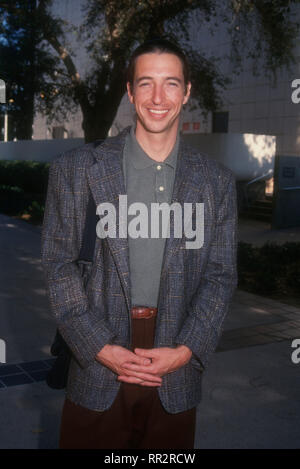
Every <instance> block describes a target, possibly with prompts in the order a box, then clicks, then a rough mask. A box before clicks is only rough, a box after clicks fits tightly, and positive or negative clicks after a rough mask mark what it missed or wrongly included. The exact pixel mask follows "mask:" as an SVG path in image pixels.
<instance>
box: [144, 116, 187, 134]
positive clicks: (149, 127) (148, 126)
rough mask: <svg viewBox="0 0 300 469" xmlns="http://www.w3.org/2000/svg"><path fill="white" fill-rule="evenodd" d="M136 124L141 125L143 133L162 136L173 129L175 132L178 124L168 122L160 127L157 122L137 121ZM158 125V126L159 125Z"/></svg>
mask: <svg viewBox="0 0 300 469" xmlns="http://www.w3.org/2000/svg"><path fill="white" fill-rule="evenodd" d="M138 123H139V124H140V125H141V127H142V128H143V130H144V131H146V132H147V133H150V134H163V133H169V132H170V131H172V130H173V129H174V130H175V129H176V130H177V128H178V122H175V121H173V122H168V123H165V124H164V125H162V123H161V122H160V123H158V122H154V123H152V122H144V121H141V120H139V119H138ZM159 124H160V125H159Z"/></svg>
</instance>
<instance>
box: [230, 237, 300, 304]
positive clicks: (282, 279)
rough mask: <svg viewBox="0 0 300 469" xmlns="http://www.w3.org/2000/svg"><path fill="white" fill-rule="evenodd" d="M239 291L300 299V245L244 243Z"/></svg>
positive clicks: (239, 253)
mask: <svg viewBox="0 0 300 469" xmlns="http://www.w3.org/2000/svg"><path fill="white" fill-rule="evenodd" d="M238 274H239V287H240V288H242V289H245V290H248V291H250V292H252V293H259V294H266V295H268V294H273V293H279V294H281V295H287V296H288V295H292V296H294V297H300V243H291V242H289V243H285V244H283V245H277V244H275V243H267V244H265V245H264V246H262V247H254V246H252V245H251V244H248V243H243V242H240V243H239V246H238Z"/></svg>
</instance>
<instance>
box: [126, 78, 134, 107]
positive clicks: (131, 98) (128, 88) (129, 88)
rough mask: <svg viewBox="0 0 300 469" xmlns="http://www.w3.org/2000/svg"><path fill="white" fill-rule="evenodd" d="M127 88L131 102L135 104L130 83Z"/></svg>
mask: <svg viewBox="0 0 300 469" xmlns="http://www.w3.org/2000/svg"><path fill="white" fill-rule="evenodd" d="M126 87H127V94H128V98H129V101H130V102H131V104H133V95H132V93H131V86H130V83H129V81H128V82H127V84H126Z"/></svg>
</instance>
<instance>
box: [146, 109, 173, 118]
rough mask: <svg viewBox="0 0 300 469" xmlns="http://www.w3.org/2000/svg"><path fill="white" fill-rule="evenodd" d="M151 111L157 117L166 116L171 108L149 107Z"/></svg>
mask: <svg viewBox="0 0 300 469" xmlns="http://www.w3.org/2000/svg"><path fill="white" fill-rule="evenodd" d="M148 111H149V113H150V114H151V115H153V116H155V117H164V116H165V115H166V114H167V113H168V112H169V109H148Z"/></svg>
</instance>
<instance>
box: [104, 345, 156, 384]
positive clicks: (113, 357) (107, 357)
mask: <svg viewBox="0 0 300 469" xmlns="http://www.w3.org/2000/svg"><path fill="white" fill-rule="evenodd" d="M96 360H97V361H99V362H100V363H101V364H102V365H104V366H106V367H108V368H109V369H110V370H112V371H113V372H114V373H116V374H117V375H118V376H127V377H128V379H127V382H128V383H133V384H140V385H141V386H160V385H161V383H162V379H161V378H160V377H158V376H154V375H153V374H151V373H140V372H136V371H132V370H128V369H126V368H123V366H122V365H123V364H124V363H133V364H135V365H142V366H147V365H151V360H150V359H149V358H143V357H139V356H138V355H136V354H135V353H133V352H131V351H130V350H127V349H126V348H124V347H121V346H119V345H109V344H107V345H105V346H104V347H103V348H102V349H101V350H100V352H99V353H98V354H97V356H96Z"/></svg>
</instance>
